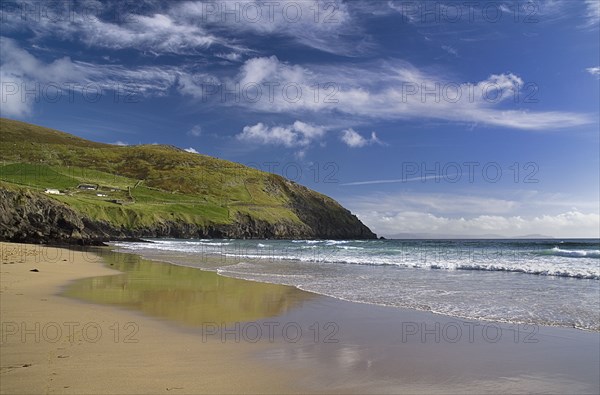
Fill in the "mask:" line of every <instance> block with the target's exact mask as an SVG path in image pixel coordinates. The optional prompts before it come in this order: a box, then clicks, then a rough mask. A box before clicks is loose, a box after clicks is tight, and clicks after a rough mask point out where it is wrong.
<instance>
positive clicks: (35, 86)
mask: <svg viewBox="0 0 600 395" xmlns="http://www.w3.org/2000/svg"><path fill="white" fill-rule="evenodd" d="M0 52H1V53H2V58H1V59H0V78H1V80H2V85H1V92H0V95H1V98H2V101H3V103H2V113H3V115H5V116H15V117H23V116H27V115H29V114H31V112H32V109H33V105H34V104H35V103H36V102H39V101H41V100H49V101H52V100H54V101H56V100H60V99H64V100H68V99H69V98H70V97H71V95H74V94H82V93H84V92H85V93H86V94H87V96H85V97H84V99H83V100H86V97H87V98H91V99H89V100H93V99H97V97H99V95H106V94H108V93H109V91H110V92H111V94H112V95H113V96H114V97H115V99H117V98H118V99H119V100H122V101H124V102H126V101H127V100H139V97H140V96H147V95H155V96H162V95H165V94H166V93H167V90H168V88H169V87H171V86H174V84H175V82H176V81H177V78H178V76H180V75H183V74H184V72H183V71H182V70H181V69H179V68H176V67H153V66H149V67H139V68H135V69H132V68H126V67H124V66H119V65H96V64H91V63H86V62H80V61H74V60H72V59H71V58H69V57H62V58H59V59H56V60H54V61H51V62H43V61H41V60H39V59H37V58H36V57H35V56H33V55H32V54H31V53H29V52H28V51H26V50H24V49H23V48H21V47H20V46H19V45H18V44H17V43H16V42H15V41H14V40H12V39H9V38H6V37H0ZM31 92H34V93H33V94H32V93H31ZM116 95H120V96H119V97H117V96H116ZM57 98H58V99H57ZM69 100H70V99H69Z"/></svg>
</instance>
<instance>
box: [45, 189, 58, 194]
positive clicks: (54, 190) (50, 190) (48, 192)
mask: <svg viewBox="0 0 600 395" xmlns="http://www.w3.org/2000/svg"><path fill="white" fill-rule="evenodd" d="M45 192H46V193H47V194H48V195H60V191H59V190H58V189H46V191H45Z"/></svg>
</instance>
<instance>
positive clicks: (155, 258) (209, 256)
mask: <svg viewBox="0 0 600 395" xmlns="http://www.w3.org/2000/svg"><path fill="white" fill-rule="evenodd" d="M105 248H107V250H109V251H111V252H114V253H117V254H131V255H136V256H140V257H143V258H144V259H147V260H150V261H153V262H161V263H167V264H171V265H175V266H180V267H188V268H194V269H197V270H202V271H209V272H214V273H217V274H218V275H219V276H222V277H227V278H232V279H237V280H243V281H250V282H256V283H261V284H271V285H283V286H288V287H293V288H295V289H297V290H299V291H302V292H307V293H310V294H313V295H316V296H319V297H327V298H332V299H334V300H338V301H343V302H348V303H358V304H365V305H368V306H377V307H385V308H394V309H397V310H399V311H400V312H404V313H410V312H418V313H423V314H431V315H433V316H434V317H435V316H441V317H444V318H447V319H455V320H464V321H476V322H481V323H482V324H491V325H494V324H498V325H508V326H510V325H526V326H527V325H530V326H539V327H547V328H563V329H574V330H578V331H582V332H586V333H597V334H600V329H598V330H595V329H590V328H586V327H580V326H569V325H560V324H551V323H548V322H544V323H536V322H525V321H510V320H499V319H485V318H479V317H469V316H461V315H451V314H448V313H445V312H441V311H434V310H431V309H419V308H418V307H407V306H397V305H393V304H384V303H374V302H370V301H362V300H352V299H347V298H343V297H340V296H334V295H330V294H327V293H324V292H318V291H315V290H310V289H304V288H302V287H301V286H297V285H293V284H281V283H276V282H269V281H261V280H259V279H248V278H240V277H235V276H232V275H227V274H226V273H223V272H221V271H219V270H218V269H217V270H212V269H209V268H205V267H198V266H196V265H194V264H193V263H190V264H186V263H182V262H181V261H174V260H172V259H170V258H169V256H159V255H153V254H150V255H142V254H139V253H137V252H135V251H130V250H126V249H122V248H121V247H118V246H115V245H114V244H109V245H108V247H105ZM186 258H189V257H186ZM203 258H204V259H207V260H214V261H217V260H220V259H222V258H223V256H222V255H219V254H214V253H203ZM227 259H231V258H230V257H228V258H227ZM240 260H242V261H244V262H255V261H260V259H253V258H236V259H232V261H231V264H232V265H234V264H236V263H237V262H238V261H240ZM289 262H296V261H294V260H290V261H289ZM297 262H300V261H297ZM512 274H519V275H529V274H528V273H512Z"/></svg>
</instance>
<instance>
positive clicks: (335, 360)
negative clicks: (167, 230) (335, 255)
mask: <svg viewBox="0 0 600 395" xmlns="http://www.w3.org/2000/svg"><path fill="white" fill-rule="evenodd" d="M1 249H2V265H1V274H2V279H1V281H2V283H1V287H2V289H1V290H2V294H1V317H2V334H1V335H2V348H1V369H2V370H1V380H0V383H1V384H0V386H1V392H2V393H6V394H13V393H78V394H79V393H83V394H87V393H182V394H183V393H186V394H187V393H426V394H430V393H590V394H591V393H597V392H598V390H599V389H600V384H599V379H598V375H597V372H598V369H599V366H600V356H599V353H598V351H599V350H600V341H599V339H600V336H599V334H598V333H597V332H586V331H581V330H575V329H570V328H557V327H532V326H525V325H523V326H521V325H517V326H515V325H508V324H499V323H492V322H484V321H468V320H460V319H456V318H452V317H448V316H442V315H437V314H432V313H427V312H421V311H414V310H406V309H400V308H393V307H385V306H376V305H369V304H360V303H353V302H346V301H342V300H338V299H334V298H330V297H326V296H320V295H316V294H312V293H308V292H304V291H301V290H298V289H296V288H293V287H288V286H283V285H273V284H263V283H257V282H252V281H245V280H238V279H233V278H227V277H222V276H220V275H218V274H216V273H214V272H210V271H202V270H198V269H195V268H191V267H184V266H176V265H171V264H168V263H163V262H157V261H149V260H147V259H143V258H141V257H139V256H137V255H133V254H121V253H115V252H113V251H111V250H110V249H108V248H104V249H99V250H98V249H94V250H90V251H87V252H77V251H72V250H66V249H55V248H49V247H41V246H33V245H18V244H2V245H1ZM92 251H93V252H92ZM103 263H104V264H103ZM33 269H37V270H38V271H37V272H33V271H31V270H33ZM60 295H67V296H60ZM36 325H38V326H36ZM71 328H72V329H71Z"/></svg>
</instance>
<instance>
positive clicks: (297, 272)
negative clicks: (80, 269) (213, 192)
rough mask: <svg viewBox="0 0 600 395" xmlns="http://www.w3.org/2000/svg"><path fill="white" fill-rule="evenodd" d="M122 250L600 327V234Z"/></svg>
mask: <svg viewBox="0 0 600 395" xmlns="http://www.w3.org/2000/svg"><path fill="white" fill-rule="evenodd" d="M148 241H149V243H144V242H116V243H113V245H114V246H115V247H117V250H118V251H122V252H129V253H135V254H139V255H141V256H143V257H145V258H148V259H154V260H160V261H166V262H170V263H173V264H177V265H184V266H192V267H197V268H200V269H204V270H211V271H216V272H218V273H219V274H221V275H223V276H228V277H235V278H239V279H246V280H253V281H260V282H267V283H275V284H284V285H290V286H294V287H297V288H299V289H302V290H306V291H310V292H314V293H317V294H322V295H327V296H330V297H333V298H338V299H343V300H348V301H354V302H360V303H367V304H376V305H385V306H396V307H399V308H409V309H417V310H423V311H430V312H433V313H438V314H444V315H447V316H452V317H457V318H464V319H475V320H486V321H495V322H503V323H515V324H528V325H529V324H532V325H549V326H563V327H572V328H578V329H582V330H588V331H600V240H599V239H564V240H560V239H540V240H529V239H527V240H525V239H515V240H506V239H502V240H232V239H202V240H190V239H187V240H179V239H148Z"/></svg>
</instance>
